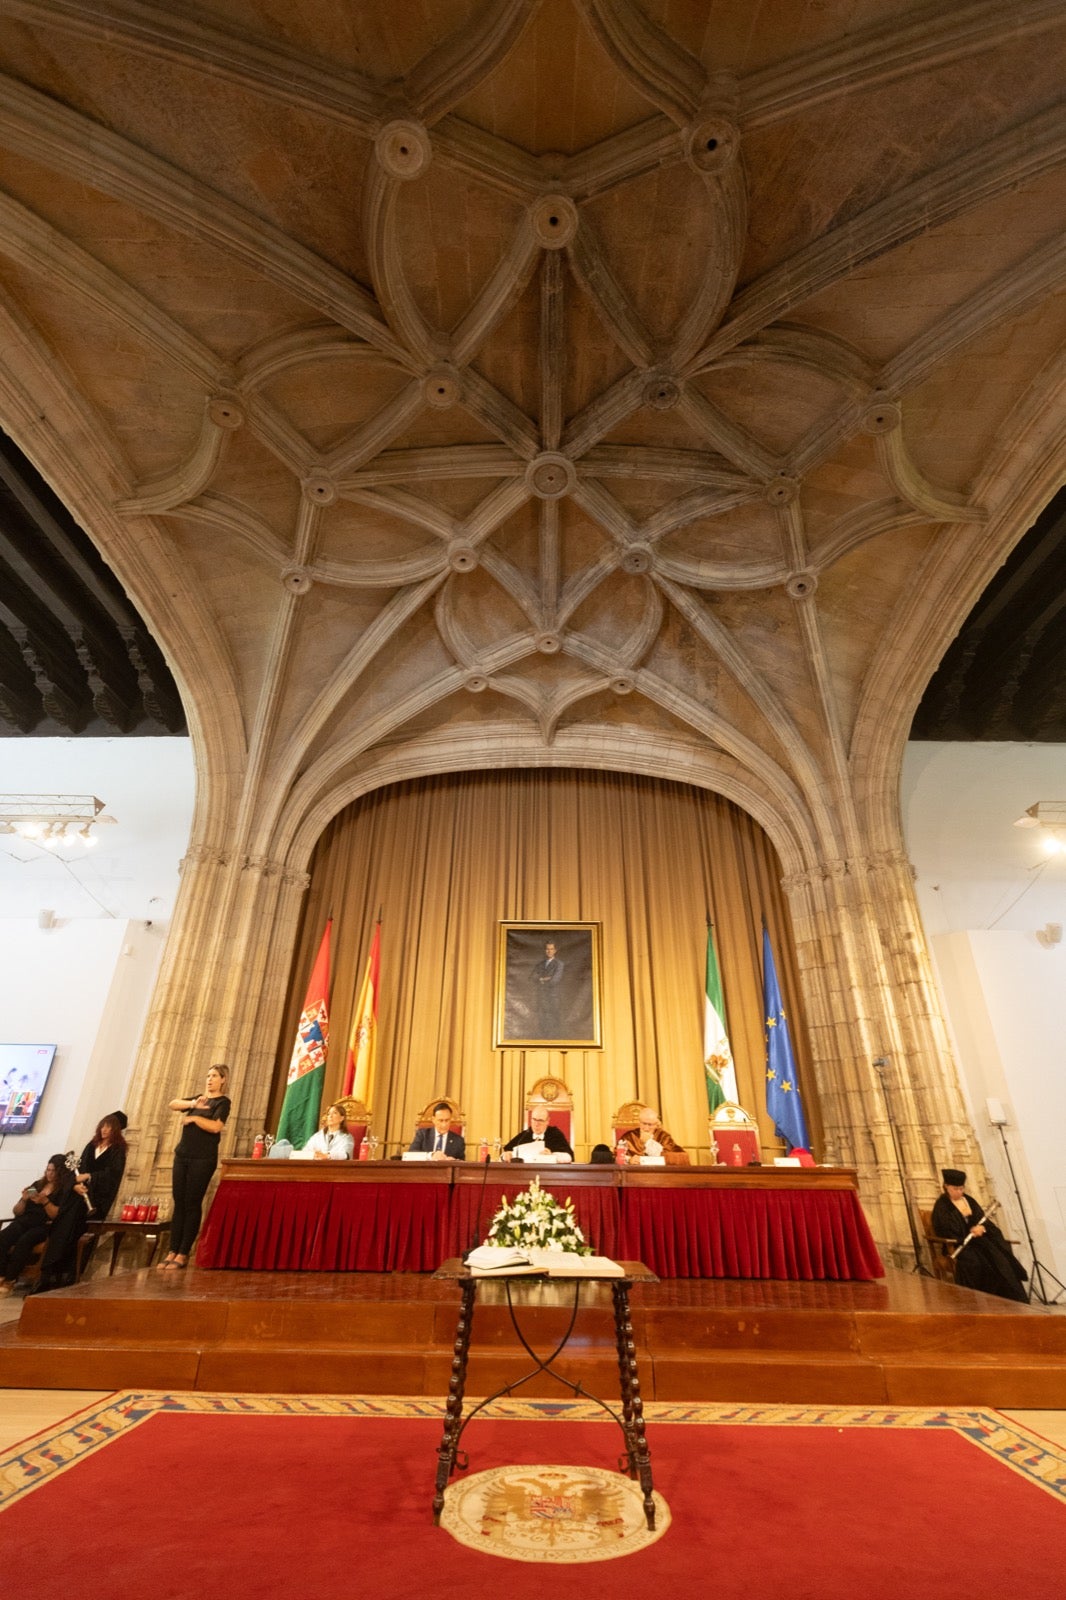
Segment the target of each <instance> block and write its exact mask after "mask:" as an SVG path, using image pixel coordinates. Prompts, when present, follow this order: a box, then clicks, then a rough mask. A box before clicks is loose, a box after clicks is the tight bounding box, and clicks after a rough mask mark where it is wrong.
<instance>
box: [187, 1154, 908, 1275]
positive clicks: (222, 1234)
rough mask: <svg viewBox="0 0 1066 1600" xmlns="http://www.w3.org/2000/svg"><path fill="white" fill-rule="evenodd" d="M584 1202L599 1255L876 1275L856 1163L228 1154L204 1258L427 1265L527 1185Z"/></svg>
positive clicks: (265, 1265) (702, 1270) (467, 1240)
mask: <svg viewBox="0 0 1066 1600" xmlns="http://www.w3.org/2000/svg"><path fill="white" fill-rule="evenodd" d="M534 1172H536V1173H537V1174H538V1175H539V1177H540V1181H541V1184H542V1185H543V1187H544V1188H546V1189H550V1190H551V1191H552V1192H553V1193H555V1194H557V1195H558V1196H559V1198H560V1199H566V1198H567V1196H569V1197H570V1198H571V1199H572V1200H573V1202H574V1214H575V1216H576V1218H577V1222H578V1226H579V1227H580V1228H581V1230H582V1232H583V1233H584V1235H585V1237H586V1239H587V1240H588V1241H589V1243H590V1244H591V1245H592V1246H593V1247H594V1249H595V1251H596V1253H597V1254H598V1255H607V1256H613V1257H614V1258H615V1259H618V1258H624V1259H627V1260H634V1261H644V1262H646V1263H647V1265H648V1266H649V1267H650V1268H651V1270H652V1271H653V1272H655V1273H657V1274H658V1276H659V1277H663V1278H795V1279H811V1278H879V1277H881V1276H882V1275H883V1273H884V1268H883V1266H882V1264H881V1258H880V1256H879V1254H878V1251H877V1246H876V1244H875V1243H874V1240H873V1236H872V1234H871V1233H870V1228H869V1224H868V1223H867V1221H866V1217H865V1216H864V1214H863V1210H862V1207H861V1206H860V1204H859V1197H858V1190H857V1184H856V1176H855V1172H854V1169H852V1168H849V1167H788V1168H785V1167H734V1168H729V1167H725V1168H723V1167H654V1168H639V1167H608V1166H581V1165H573V1166H543V1167H539V1166H538V1167H531V1166H522V1167H519V1166H517V1165H516V1164H505V1163H502V1162H493V1163H489V1164H481V1163H476V1162H448V1161H426V1162H402V1163H401V1162H396V1161H357V1162H338V1161H329V1162H326V1161H287V1162H281V1161H250V1160H235V1159H233V1160H227V1161H223V1163H222V1172H221V1181H220V1183H219V1186H218V1190H217V1192H216V1194H215V1198H214V1202H213V1204H212V1206H211V1210H210V1213H209V1215H208V1218H207V1221H206V1223H205V1224H204V1230H203V1233H202V1234H201V1236H200V1244H199V1248H198V1250H197V1257H196V1259H197V1265H198V1266H201V1267H250V1268H255V1269H258V1270H259V1271H285V1272H294V1271H295V1272H299V1271H306V1272H331V1271H332V1272H432V1271H433V1270H434V1269H435V1268H436V1267H437V1266H438V1265H439V1264H440V1262H441V1261H442V1260H444V1259H445V1258H446V1257H449V1256H456V1255H462V1254H463V1253H464V1252H465V1251H466V1250H467V1249H468V1248H469V1247H470V1246H471V1245H472V1244H475V1243H477V1242H478V1241H479V1240H480V1239H482V1238H483V1237H484V1235H485V1231H486V1229H487V1227H488V1224H489V1221H490V1219H491V1217H492V1215H493V1213H494V1212H495V1211H496V1209H497V1207H498V1206H499V1204H500V1201H501V1199H502V1198H503V1196H504V1195H508V1196H513V1195H514V1194H516V1193H518V1191H519V1190H521V1189H524V1188H526V1187H527V1186H528V1184H529V1182H530V1180H531V1178H532V1177H533V1173H534Z"/></svg>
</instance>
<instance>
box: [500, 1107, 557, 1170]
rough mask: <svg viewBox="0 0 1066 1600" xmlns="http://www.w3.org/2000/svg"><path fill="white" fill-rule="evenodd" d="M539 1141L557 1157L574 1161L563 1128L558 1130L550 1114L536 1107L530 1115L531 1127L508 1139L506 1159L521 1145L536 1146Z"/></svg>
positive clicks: (505, 1146)
mask: <svg viewBox="0 0 1066 1600" xmlns="http://www.w3.org/2000/svg"><path fill="white" fill-rule="evenodd" d="M537 1140H540V1142H541V1143H542V1144H543V1145H544V1148H545V1150H547V1151H549V1152H550V1153H551V1154H552V1155H555V1156H566V1157H567V1158H568V1159H569V1160H570V1161H573V1159H574V1152H573V1150H571V1148H570V1143H569V1140H568V1139H567V1137H566V1134H565V1133H564V1132H563V1130H562V1128H557V1127H556V1126H555V1125H554V1123H552V1122H550V1121H549V1120H548V1113H547V1111H546V1110H545V1109H544V1107H543V1106H534V1107H533V1110H532V1111H531V1112H530V1113H529V1127H528V1128H523V1129H522V1131H521V1133H516V1134H515V1136H514V1138H513V1139H508V1141H507V1143H506V1144H505V1145H504V1147H503V1148H504V1154H505V1157H506V1156H507V1155H509V1154H510V1153H511V1152H512V1151H513V1150H517V1149H518V1147H519V1145H523V1144H535V1143H536V1141H537Z"/></svg>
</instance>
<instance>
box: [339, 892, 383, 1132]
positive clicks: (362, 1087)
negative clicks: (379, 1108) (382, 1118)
mask: <svg viewBox="0 0 1066 1600" xmlns="http://www.w3.org/2000/svg"><path fill="white" fill-rule="evenodd" d="M380 965H381V918H380V917H379V918H378V922H377V927H376V928H375V929H374V937H373V939H372V940H371V942H370V954H369V955H368V956H367V958H366V973H365V974H364V977H363V987H362V989H361V991H360V994H359V1003H358V1004H357V1006H356V1008H355V1011H354V1013H353V1015H352V1034H351V1038H350V1039H349V1041H348V1060H347V1062H346V1063H345V1067H344V1092H345V1094H346V1095H349V1094H350V1095H354V1096H355V1097H356V1099H357V1100H361V1101H362V1102H363V1104H364V1105H365V1106H367V1107H368V1108H369V1106H370V1096H371V1093H372V1091H373V1088H374V1059H375V1056H376V1053H377V1043H378V970H379V968H380Z"/></svg>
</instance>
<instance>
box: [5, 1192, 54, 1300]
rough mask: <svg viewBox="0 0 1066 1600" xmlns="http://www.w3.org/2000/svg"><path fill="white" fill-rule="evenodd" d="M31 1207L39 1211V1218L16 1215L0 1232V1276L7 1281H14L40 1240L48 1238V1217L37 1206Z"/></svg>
mask: <svg viewBox="0 0 1066 1600" xmlns="http://www.w3.org/2000/svg"><path fill="white" fill-rule="evenodd" d="M33 1209H34V1211H37V1212H38V1213H39V1215H40V1220H38V1218H37V1217H27V1216H25V1215H23V1216H21V1217H16V1218H15V1220H14V1222H11V1223H9V1224H8V1226H7V1227H6V1228H5V1229H4V1230H3V1232H2V1233H0V1277H2V1278H5V1279H6V1280H7V1282H8V1283H14V1281H15V1279H16V1278H17V1277H18V1275H19V1273H20V1272H21V1271H22V1269H23V1267H24V1266H26V1264H27V1262H28V1261H29V1259H30V1257H31V1256H32V1254H33V1252H34V1250H35V1249H36V1247H37V1246H38V1245H39V1244H40V1242H41V1240H42V1239H47V1238H48V1229H49V1227H50V1226H51V1224H50V1223H49V1221H48V1218H47V1217H46V1216H45V1215H44V1213H43V1211H41V1209H40V1207H39V1206H34V1207H33Z"/></svg>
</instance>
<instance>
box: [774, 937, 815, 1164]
mask: <svg viewBox="0 0 1066 1600" xmlns="http://www.w3.org/2000/svg"><path fill="white" fill-rule="evenodd" d="M762 994H763V1017H764V1018H765V1022H766V1110H767V1112H768V1113H769V1116H770V1118H771V1120H772V1122H773V1125H774V1127H775V1128H776V1129H777V1132H778V1134H779V1136H780V1137H781V1138H782V1139H784V1141H785V1143H786V1144H787V1145H788V1147H789V1149H790V1150H795V1149H800V1150H806V1149H808V1148H809V1143H810V1141H809V1139H808V1137H807V1119H806V1117H805V1116H804V1115H803V1102H802V1100H801V1099H800V1092H799V1084H798V1083H797V1082H796V1058H795V1056H794V1055H793V1054H792V1040H791V1038H790V1037H789V1031H788V1018H787V1017H786V1016H785V1008H784V1006H783V1005H782V1004H781V989H780V986H779V985H778V982H777V968H776V967H775V965H774V953H773V951H772V950H771V948H770V935H769V932H768V931H767V928H766V924H765V923H764V924H763V930H762Z"/></svg>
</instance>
